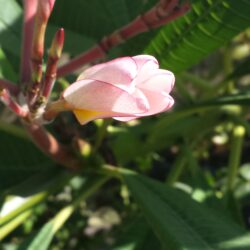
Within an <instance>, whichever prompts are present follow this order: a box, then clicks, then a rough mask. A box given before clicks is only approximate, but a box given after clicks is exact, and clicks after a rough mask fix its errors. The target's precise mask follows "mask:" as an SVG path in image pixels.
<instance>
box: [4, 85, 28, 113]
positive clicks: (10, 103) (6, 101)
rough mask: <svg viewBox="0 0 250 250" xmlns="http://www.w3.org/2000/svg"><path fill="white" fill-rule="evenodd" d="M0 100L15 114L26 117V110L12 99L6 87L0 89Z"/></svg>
mask: <svg viewBox="0 0 250 250" xmlns="http://www.w3.org/2000/svg"><path fill="white" fill-rule="evenodd" d="M0 100H1V101H2V103H4V104H5V105H6V107H8V108H9V109H10V110H12V111H13V112H14V113H15V114H16V115H17V116H19V117H23V118H25V117H27V115H28V111H27V110H25V109H23V108H22V107H21V106H20V105H19V104H18V103H17V102H16V101H14V100H13V98H12V97H11V95H10V92H9V91H8V90H7V89H0Z"/></svg>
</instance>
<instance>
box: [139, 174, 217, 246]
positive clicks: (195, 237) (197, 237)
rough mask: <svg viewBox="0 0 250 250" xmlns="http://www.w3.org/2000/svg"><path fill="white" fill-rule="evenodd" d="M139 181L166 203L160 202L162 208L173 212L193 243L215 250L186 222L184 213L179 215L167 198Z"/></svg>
mask: <svg viewBox="0 0 250 250" xmlns="http://www.w3.org/2000/svg"><path fill="white" fill-rule="evenodd" d="M137 180H138V181H139V182H140V183H141V184H142V186H146V187H147V188H148V190H150V191H151V192H152V193H153V195H154V196H155V197H157V196H158V197H160V198H161V199H162V200H163V201H165V202H162V201H161V200H159V201H158V202H161V203H163V204H162V207H164V206H165V207H167V208H168V210H169V211H171V212H172V215H173V216H174V217H175V220H176V221H178V223H180V224H181V225H182V226H183V228H185V230H186V231H189V232H190V234H188V233H187V235H192V238H193V242H196V243H197V241H199V242H200V243H202V245H203V247H206V249H207V250H214V248H213V247H211V245H209V244H208V242H207V241H206V239H204V238H203V237H202V235H201V234H198V233H197V230H195V227H192V226H191V221H189V223H187V222H186V220H185V218H183V217H182V213H178V211H177V208H176V207H174V206H173V205H172V204H171V205H172V206H170V205H169V204H168V203H169V201H168V200H166V199H165V197H164V196H163V195H162V194H161V193H159V192H156V191H155V190H154V189H153V188H152V186H149V185H148V184H147V183H146V182H143V181H142V180H140V178H137ZM145 191H147V190H145ZM199 246H200V245H199ZM188 248H189V247H188ZM188 248H185V249H188ZM183 249H184V248H183Z"/></svg>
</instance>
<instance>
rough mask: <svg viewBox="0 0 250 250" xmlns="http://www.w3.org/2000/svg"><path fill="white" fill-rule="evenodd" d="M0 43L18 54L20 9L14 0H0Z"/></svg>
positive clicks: (20, 23) (20, 28)
mask: <svg viewBox="0 0 250 250" xmlns="http://www.w3.org/2000/svg"><path fill="white" fill-rule="evenodd" d="M0 6H2V7H1V8H0V45H1V46H2V48H4V49H6V50H8V51H9V52H11V53H13V54H15V55H19V53H20V39H21V32H22V9H21V7H20V6H19V5H18V4H17V2H16V1H15V0H8V1H5V0H0Z"/></svg>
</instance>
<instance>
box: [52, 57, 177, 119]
mask: <svg viewBox="0 0 250 250" xmlns="http://www.w3.org/2000/svg"><path fill="white" fill-rule="evenodd" d="M174 81H175V78H174V75H173V73H172V72H170V71H167V70H163V69H159V64H158V62H157V60H156V59H155V58H154V57H152V56H149V55H139V56H134V57H122V58H118V59H115V60H112V61H109V62H106V63H102V64H98V65H95V66H93V67H90V68H88V69H87V70H85V71H84V72H83V73H82V74H81V75H80V77H79V78H78V80H77V81H76V82H75V83H73V84H71V85H70V86H69V87H68V88H67V89H66V90H65V91H64V92H63V94H62V99H61V100H60V101H59V102H56V105H55V108H57V110H58V111H62V110H63V108H65V107H66V109H67V110H71V111H73V113H74V114H75V116H76V118H77V120H78V121H79V122H80V123H81V124H86V123H87V122H89V121H91V120H95V119H98V118H108V117H112V118H114V119H116V120H119V121H129V120H133V119H136V118H140V117H144V116H149V115H154V114H157V113H160V112H164V111H166V110H169V109H170V108H171V107H172V105H173V104H174V100H173V98H172V97H171V96H170V95H169V93H170V91H171V90H172V88H173V85H174ZM58 104H59V105H58ZM59 106H60V107H59ZM51 109H52V110H53V104H52V105H51ZM60 109H61V110H60Z"/></svg>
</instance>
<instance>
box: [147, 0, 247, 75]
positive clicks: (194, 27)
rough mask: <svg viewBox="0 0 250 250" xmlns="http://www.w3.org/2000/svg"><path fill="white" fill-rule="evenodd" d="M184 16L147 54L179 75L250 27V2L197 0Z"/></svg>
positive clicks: (165, 30) (157, 38) (162, 32)
mask: <svg viewBox="0 0 250 250" xmlns="http://www.w3.org/2000/svg"><path fill="white" fill-rule="evenodd" d="M191 6H192V10H191V11H190V12H189V13H188V14H187V15H185V16H184V17H182V18H180V19H178V20H176V21H175V22H172V23H170V24H169V25H167V26H165V27H163V28H162V29H161V30H160V32H158V33H157V34H156V35H155V37H154V38H153V39H151V41H150V43H149V44H148V46H147V48H146V50H145V52H146V53H149V54H154V55H156V56H157V57H158V58H159V59H160V61H161V63H162V65H163V66H164V67H167V68H169V69H171V70H173V71H175V72H179V71H181V70H183V69H186V68H188V67H190V66H192V65H194V64H195V63H197V62H199V61H200V60H201V59H202V58H204V57H206V56H207V55H208V54H209V53H211V52H212V51H214V50H215V49H217V48H219V47H221V46H222V45H224V44H225V43H226V42H228V41H229V40H230V39H231V38H233V37H234V36H235V35H237V34H238V33H239V32H241V31H243V30H244V29H246V28H247V27H249V26H250V15H249V13H250V2H249V1H248V0H238V1H235V0H202V1H201V0H194V1H192V5H191Z"/></svg>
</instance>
